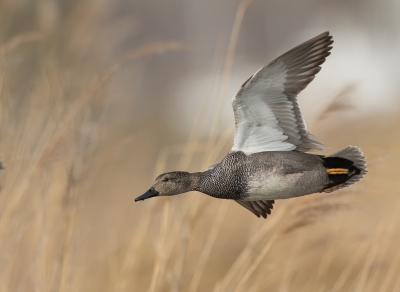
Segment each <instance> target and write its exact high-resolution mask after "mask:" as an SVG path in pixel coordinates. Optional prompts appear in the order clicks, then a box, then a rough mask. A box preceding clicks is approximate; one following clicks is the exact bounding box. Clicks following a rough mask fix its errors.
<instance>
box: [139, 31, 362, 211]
mask: <svg viewBox="0 0 400 292" xmlns="http://www.w3.org/2000/svg"><path fill="white" fill-rule="evenodd" d="M332 43H333V40H332V37H331V36H330V35H329V32H325V33H323V34H320V35H319V36H317V37H315V38H313V39H311V40H309V41H307V42H305V43H303V44H301V45H299V46H297V47H295V48H293V49H291V50H290V51H288V52H286V53H285V54H283V55H281V56H280V57H278V58H277V59H275V60H273V61H272V62H271V63H269V64H268V65H267V66H265V67H262V68H261V69H260V70H258V71H257V72H256V73H255V74H254V75H253V76H251V77H250V78H249V79H248V80H247V81H246V82H245V83H244V84H243V85H242V87H241V88H240V90H239V92H238V93H237V94H236V96H235V97H234V98H233V101H232V106H233V112H234V115H235V125H236V129H235V137H234V142H233V147H232V149H231V151H230V152H229V153H228V155H227V156H226V157H225V158H224V159H223V160H222V161H221V162H220V163H217V164H214V165H212V166H210V167H209V168H208V169H207V170H206V171H204V172H196V173H189V172H183V171H176V172H169V173H164V174H161V175H159V176H158V177H157V178H156V179H155V182H154V183H153V186H152V187H151V188H150V189H149V190H148V191H147V192H146V193H145V194H143V195H141V196H139V197H137V198H136V199H135V201H140V200H145V199H148V198H151V197H156V196H173V195H178V194H181V193H185V192H189V191H199V192H202V193H204V194H207V195H209V196H212V197H214V198H219V199H231V200H235V201H236V202H238V203H239V204H240V205H242V206H243V207H245V208H246V209H248V210H250V211H251V212H253V213H254V214H255V215H256V216H257V217H260V216H262V217H264V218H266V217H267V214H271V209H272V208H273V204H274V202H275V201H274V200H276V199H287V198H293V197H298V196H304V195H307V194H312V193H321V192H324V193H330V192H334V191H337V190H340V189H342V188H345V187H348V186H350V185H352V184H354V183H356V182H357V181H359V180H360V179H362V178H363V176H364V175H365V174H366V173H367V164H366V161H365V157H364V156H363V153H362V152H361V151H360V149H358V148H357V147H354V146H348V147H346V148H344V149H342V150H339V151H337V152H335V153H333V154H331V155H328V156H322V155H314V154H307V153H306V152H308V151H313V150H322V149H324V148H326V146H325V145H324V144H323V143H322V142H320V141H319V140H318V139H317V138H316V137H314V136H313V135H312V134H310V133H309V132H308V131H307V128H306V124H305V122H304V120H303V117H302V115H301V112H300V107H299V104H298V102H297V95H298V94H299V93H300V92H301V91H302V90H303V89H304V88H305V87H306V86H307V85H308V84H309V83H310V82H311V81H312V80H313V79H314V77H315V75H316V74H317V73H318V72H319V71H320V70H321V67H320V65H321V64H322V63H324V62H325V58H326V57H327V56H329V55H330V52H329V51H330V50H331V49H332V47H331V46H330V45H331V44H332Z"/></svg>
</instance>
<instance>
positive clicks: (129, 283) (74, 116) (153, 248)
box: [0, 1, 400, 292]
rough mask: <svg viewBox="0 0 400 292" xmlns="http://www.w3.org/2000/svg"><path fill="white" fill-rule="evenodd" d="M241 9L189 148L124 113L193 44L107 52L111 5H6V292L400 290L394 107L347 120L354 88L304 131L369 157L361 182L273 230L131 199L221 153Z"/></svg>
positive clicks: (0, 233)
mask: <svg viewBox="0 0 400 292" xmlns="http://www.w3.org/2000/svg"><path fill="white" fill-rule="evenodd" d="M250 2H251V1H247V2H246V1H244V2H242V4H240V5H239V9H238V13H237V14H236V18H235V22H234V25H233V29H232V33H231V36H230V41H229V44H228V45H227V49H226V54H225V55H226V58H225V61H224V62H223V63H222V64H221V62H218V60H217V61H216V62H215V63H216V65H215V68H214V69H212V70H210V74H211V75H215V76H217V77H216V78H215V79H216V82H215V84H214V85H210V86H209V87H210V88H207V90H206V91H205V92H208V93H209V94H208V95H207V96H206V98H205V101H204V105H203V106H202V107H201V108H199V109H198V117H197V118H195V117H194V119H196V122H195V125H194V127H193V129H192V130H191V132H190V133H189V134H188V136H187V137H184V138H181V137H178V136H177V135H176V134H175V133H174V129H168V133H162V132H161V131H160V130H158V131H157V127H150V128H148V127H144V128H141V127H137V126H136V125H131V126H129V122H131V121H132V120H131V117H130V115H129V110H130V109H131V108H133V112H134V113H135V114H138V115H139V114H140V112H143V111H148V112H146V113H145V114H142V115H141V116H142V117H146V116H150V117H149V121H148V123H152V124H157V123H161V119H160V118H159V117H151V112H150V110H149V109H150V108H151V107H150V108H149V107H144V109H143V108H142V107H140V104H139V106H138V107H132V103H133V104H136V101H137V100H138V98H139V97H140V96H141V95H143V94H145V89H144V88H143V87H141V86H140V83H141V82H143V83H146V80H144V79H143V78H144V77H143V76H146V75H145V74H143V73H142V72H143V71H146V68H148V67H151V66H156V63H154V62H151V60H152V59H153V58H157V59H158V60H160V59H162V58H168V57H169V56H170V55H171V54H173V55H174V58H175V59H176V60H180V59H181V60H183V59H184V54H185V52H186V51H187V50H191V49H195V48H192V47H191V46H189V44H186V43H184V42H180V41H177V40H173V39H172V40H160V41H158V42H150V43H136V42H135V41H133V42H132V43H130V45H129V46H128V47H129V48H128V49H126V50H124V51H122V52H120V53H115V51H114V50H113V44H115V43H118V42H121V41H122V40H123V39H124V36H123V34H121V33H120V30H121V29H123V28H124V27H125V26H124V25H125V24H123V23H122V24H121V23H119V22H118V23H117V24H116V23H114V22H111V23H107V21H106V20H105V18H106V17H107V15H108V14H107V13H108V10H107V9H108V8H109V7H110V5H111V4H110V3H108V5H109V6H107V5H106V4H104V3H103V4H101V5H99V4H98V3H97V2H96V1H80V2H79V1H77V2H71V3H73V4H70V6H68V5H66V4H65V3H68V2H56V1H55V2H52V1H36V2H35V1H33V2H32V3H34V4H29V2H24V1H14V2H13V1H2V2H1V4H0V6H1V7H0V8H1V9H0V25H1V28H0V31H1V44H0V153H1V157H2V159H3V162H4V165H5V168H6V169H5V171H3V172H2V174H1V177H0V183H1V192H0V238H1V240H0V291H357V292H361V291H363V292H364V291H371V292H373V291H379V292H384V291H400V278H399V277H398V275H399V274H400V250H399V242H400V228H399V222H400V194H399V192H400V180H399V178H400V177H399V162H400V135H399V129H398V125H399V122H400V119H399V118H398V113H399V110H397V111H396V110H394V111H393V112H394V113H395V114H392V115H385V116H384V115H376V116H371V115H368V116H367V115H365V116H362V117H357V118H355V117H353V118H352V117H351V114H349V112H351V111H356V110H357V109H356V108H355V106H352V107H351V106H350V105H349V104H348V103H347V102H345V101H346V100H347V99H349V98H350V97H349V95H350V96H351V90H352V85H344V86H343V90H342V91H341V92H340V93H339V94H338V95H337V96H336V98H334V99H333V101H332V102H331V103H330V105H329V106H328V107H327V108H326V110H325V111H324V112H323V113H322V114H321V115H320V117H319V119H315V122H313V123H309V127H310V128H311V129H312V130H313V132H314V134H316V135H317V136H318V137H320V138H321V140H322V141H324V142H325V143H326V144H328V145H330V146H331V148H332V150H335V149H338V148H340V147H344V146H346V145H348V144H352V145H358V146H360V147H361V148H362V149H363V151H364V153H365V154H366V156H367V157H368V163H369V173H368V175H367V176H366V178H365V179H364V180H363V181H362V182H361V183H358V184H357V185H355V186H354V187H351V188H349V189H345V190H343V191H341V192H337V193H333V194H329V195H328V194H314V195H311V196H307V197H302V198H297V199H292V200H287V201H278V202H277V203H276V204H275V207H274V210H273V214H272V216H270V217H269V218H268V219H267V220H263V219H258V218H256V217H255V216H254V215H253V214H251V213H250V212H248V211H247V210H245V209H244V208H242V207H241V206H239V205H238V204H236V203H234V202H230V201H225V200H216V199H212V198H209V197H207V196H205V195H201V194H199V193H190V194H185V195H181V196H176V197H171V198H159V199H152V200H148V201H145V202H141V203H134V198H135V197H136V196H138V195H140V194H141V193H142V192H143V191H145V190H146V189H147V188H148V187H149V185H150V184H151V182H152V180H153V178H154V176H155V175H157V174H159V173H161V172H163V171H167V170H175V169H180V170H184V169H185V170H186V169H187V170H189V171H198V170H200V169H205V168H206V167H207V166H208V165H210V164H213V163H215V162H216V161H218V160H219V159H221V157H223V156H224V153H226V151H227V150H228V149H229V148H230V143H231V141H232V132H233V128H229V129H226V130H225V129H223V131H222V134H221V129H220V123H221V114H220V112H221V110H222V108H223V107H226V106H229V102H227V100H228V99H227V98H226V91H227V86H228V83H229V79H230V73H231V72H232V64H233V63H232V62H233V60H234V55H235V48H236V46H237V41H238V35H239V32H240V27H241V23H242V18H243V17H245V11H246V5H247V4H249V3H250ZM62 3H64V4H62ZM105 3H106V2H105ZM63 5H64V6H63ZM26 7H28V8H26ZM31 10H33V11H34V12H33V13H32V12H29V13H28V12H27V11H31ZM27 15H28V16H29V17H28V16H27ZM22 18H23V19H25V22H22V21H21V19H22ZM227 35H229V33H227ZM222 46H223V45H222ZM110 52H113V53H110ZM170 65H171V66H172V64H170ZM127 76H128V77H127ZM218 76H219V77H218ZM124 78H125V79H124ZM120 79H124V80H125V81H123V82H122V81H120ZM317 80H318V78H317ZM113 84H114V86H113ZM115 84H117V86H115ZM147 84H150V83H149V82H148V81H147ZM123 86H125V87H126V88H127V89H126V91H129V92H128V93H126V92H125V91H123V90H120V91H119V90H118V88H120V87H123ZM399 94H400V93H399ZM153 106H154V104H153ZM397 106H398V105H397ZM211 109H213V110H211ZM210 112H212V114H210ZM396 113H397V115H396ZM180 114H181V111H177V113H175V115H177V116H179V115H180ZM205 117H207V119H209V120H211V125H208V124H207V123H205V121H204V120H205ZM204 130H205V131H206V132H208V133H209V134H208V136H206V137H205V136H204V135H203V134H202V133H203V132H204ZM166 136H168V138H166ZM160 137H161V138H160ZM163 139H164V140H163ZM174 139H176V140H177V141H184V140H185V139H186V142H182V143H180V142H178V143H175V144H174V143H171V142H170V141H173V140H174ZM165 141H169V142H165Z"/></svg>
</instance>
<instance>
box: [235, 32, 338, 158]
mask: <svg viewBox="0 0 400 292" xmlns="http://www.w3.org/2000/svg"><path fill="white" fill-rule="evenodd" d="M332 43H333V40H332V37H331V36H330V35H329V32H325V33H323V34H321V35H319V36H317V37H315V38H313V39H311V40H309V41H307V42H305V43H303V44H301V45H299V46H297V47H295V48H293V49H291V50H290V51H288V52H286V53H285V54H283V55H282V56H280V57H278V58H277V59H275V60H274V61H272V62H271V63H269V64H268V65H267V66H265V67H263V68H261V69H260V70H258V71H257V72H256V73H255V74H254V75H253V76H252V77H250V78H249V79H248V80H247V81H246V82H245V83H244V84H243V85H242V87H241V89H240V90H239V92H238V93H237V94H236V96H235V97H234V98H233V101H232V106H233V111H234V114H235V124H236V130H235V139H234V143H233V147H232V151H243V152H245V153H256V152H263V151H291V150H298V151H303V152H307V151H310V150H321V149H323V148H326V146H325V145H324V144H323V143H322V142H320V141H318V139H317V138H315V137H314V136H313V135H311V134H310V133H309V132H308V131H307V128H306V124H305V122H304V120H303V117H302V116H301V112H300V107H299V104H298V102H297V95H298V94H299V93H300V92H301V91H302V90H303V89H304V88H305V87H306V86H307V85H308V84H309V83H310V82H311V81H312V80H313V79H314V77H315V75H316V74H317V73H318V72H319V71H320V70H321V67H320V66H319V65H321V64H322V63H324V62H325V58H326V57H327V56H329V55H330V52H329V51H330V50H331V49H332V47H331V46H330V45H331V44H332Z"/></svg>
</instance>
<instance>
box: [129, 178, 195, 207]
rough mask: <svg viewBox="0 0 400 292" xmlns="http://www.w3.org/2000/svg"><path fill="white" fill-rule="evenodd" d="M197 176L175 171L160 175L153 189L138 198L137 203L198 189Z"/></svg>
mask: <svg viewBox="0 0 400 292" xmlns="http://www.w3.org/2000/svg"><path fill="white" fill-rule="evenodd" d="M197 183H198V179H197V176H195V175H194V174H191V173H189V172H184V171H174V172H167V173H163V174H161V175H159V176H158V177H157V178H156V179H155V181H154V183H153V185H152V186H151V188H150V189H149V190H148V191H147V192H146V193H144V194H143V195H141V196H139V197H137V198H136V199H135V202H137V201H143V200H146V199H149V198H152V197H158V196H174V195H178V194H182V193H186V192H189V191H193V190H195V189H196V184H197Z"/></svg>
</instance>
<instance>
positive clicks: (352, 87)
mask: <svg viewBox="0 0 400 292" xmlns="http://www.w3.org/2000/svg"><path fill="white" fill-rule="evenodd" d="M357 87H358V84H357V83H350V84H347V85H346V86H344V87H343V88H342V90H340V91H339V93H338V94H337V95H336V96H335V97H334V98H333V99H332V100H331V102H330V103H329V104H328V106H327V107H326V108H325V110H323V111H322V112H321V114H320V115H319V116H318V118H317V121H321V120H323V119H324V118H326V117H327V116H329V115H330V114H333V113H335V112H338V111H345V110H351V109H354V105H353V104H351V102H350V101H351V98H350V96H351V94H353V93H354V92H355V91H356V90H357Z"/></svg>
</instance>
